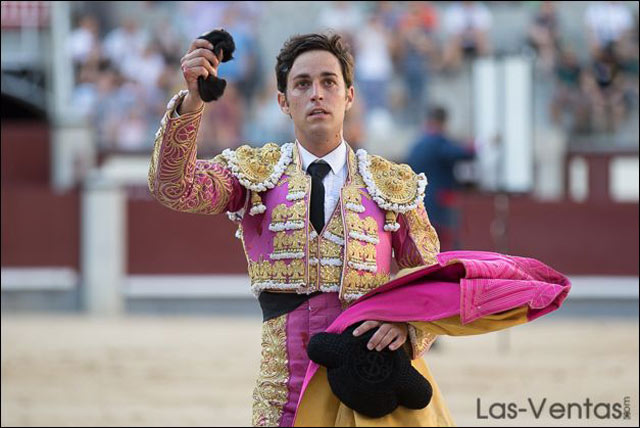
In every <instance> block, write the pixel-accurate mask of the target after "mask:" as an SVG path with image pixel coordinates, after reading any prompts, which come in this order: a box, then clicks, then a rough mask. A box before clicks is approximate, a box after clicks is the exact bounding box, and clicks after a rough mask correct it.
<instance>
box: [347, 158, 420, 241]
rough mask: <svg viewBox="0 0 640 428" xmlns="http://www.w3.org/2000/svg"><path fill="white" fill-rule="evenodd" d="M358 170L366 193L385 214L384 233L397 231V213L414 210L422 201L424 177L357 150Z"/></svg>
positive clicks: (406, 167) (405, 165) (409, 169)
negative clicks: (365, 187)
mask: <svg viewBox="0 0 640 428" xmlns="http://www.w3.org/2000/svg"><path fill="white" fill-rule="evenodd" d="M356 156H357V157H358V170H359V172H360V175H362V178H363V180H364V182H365V184H366V186H367V191H368V192H369V194H370V195H371V197H372V198H373V200H374V201H375V202H376V203H377V204H378V206H379V207H380V208H382V209H383V210H385V211H387V221H386V224H385V230H390V231H396V230H398V228H399V227H400V225H398V223H397V222H396V219H395V218H396V215H397V214H398V213H405V212H407V211H410V210H413V209H415V208H416V207H417V206H418V204H419V203H420V201H422V199H423V198H424V191H425V187H426V186H427V177H426V176H425V175H424V173H420V174H416V173H415V172H413V170H412V169H411V167H410V166H409V165H407V164H397V163H394V162H391V161H388V160H386V159H384V158H382V157H380V156H376V155H370V154H368V153H367V152H366V151H365V150H363V149H360V150H358V151H357V153H356Z"/></svg>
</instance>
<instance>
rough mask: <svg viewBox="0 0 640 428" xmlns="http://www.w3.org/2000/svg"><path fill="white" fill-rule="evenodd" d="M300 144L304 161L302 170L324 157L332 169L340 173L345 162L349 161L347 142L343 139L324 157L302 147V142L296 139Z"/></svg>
mask: <svg viewBox="0 0 640 428" xmlns="http://www.w3.org/2000/svg"><path fill="white" fill-rule="evenodd" d="M296 144H297V145H298V153H300V160H301V161H302V170H303V171H305V172H306V171H307V167H308V166H309V165H311V164H312V163H313V162H315V161H316V160H317V159H322V160H323V161H325V162H326V163H328V164H329V166H330V167H331V171H333V173H334V174H338V173H339V172H340V171H342V168H344V164H345V163H346V162H347V144H346V142H345V141H344V139H343V140H342V142H340V145H339V146H338V147H336V148H335V149H333V150H332V151H331V152H330V153H327V154H326V155H324V156H323V157H321V158H319V157H317V156H316V155H314V154H313V153H310V152H309V151H308V150H307V149H305V148H304V147H302V144H300V142H299V141H298V140H296Z"/></svg>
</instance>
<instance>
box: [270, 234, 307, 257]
mask: <svg viewBox="0 0 640 428" xmlns="http://www.w3.org/2000/svg"><path fill="white" fill-rule="evenodd" d="M305 242H306V238H305V233H304V230H296V231H294V232H292V233H287V232H285V231H283V232H278V233H276V235H275V237H274V238H273V253H272V254H271V259H273V260H275V259H302V258H304V246H305Z"/></svg>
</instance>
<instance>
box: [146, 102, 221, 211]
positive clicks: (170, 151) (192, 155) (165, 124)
mask: <svg viewBox="0 0 640 428" xmlns="http://www.w3.org/2000/svg"><path fill="white" fill-rule="evenodd" d="M184 94H186V92H185V93H181V94H179V95H177V96H175V97H174V98H173V99H172V100H171V102H170V103H169V107H168V110H167V112H165V115H164V117H163V118H162V121H161V126H160V129H159V130H158V132H157V133H156V136H155V142H154V150H153V154H152V156H151V165H150V167H149V175H148V179H149V190H150V191H151V192H152V194H153V195H154V196H155V198H156V199H157V200H158V201H159V202H161V203H162V204H163V205H165V206H167V207H170V208H172V209H174V210H178V211H184V212H191V213H198V214H219V213H221V212H223V211H224V209H225V207H226V206H227V204H228V202H229V200H230V199H231V196H232V193H233V182H232V180H231V178H232V176H231V174H230V173H228V171H225V169H223V168H224V167H225V165H224V164H222V163H220V162H218V161H217V160H216V159H217V158H214V159H213V160H206V161H205V160H197V159H196V151H197V146H196V135H197V133H198V127H199V124H200V119H201V117H202V108H201V109H199V110H197V111H195V112H193V113H188V114H184V115H182V116H180V117H178V118H171V114H172V112H173V110H174V108H175V105H177V104H179V102H181V100H182V97H184ZM221 166H222V167H223V168H220V167H221Z"/></svg>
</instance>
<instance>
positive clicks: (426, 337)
mask: <svg viewBox="0 0 640 428" xmlns="http://www.w3.org/2000/svg"><path fill="white" fill-rule="evenodd" d="M407 325H408V326H409V342H410V343H411V353H412V355H411V359H412V360H415V359H416V358H420V357H422V356H423V355H424V353H425V352H427V351H428V350H429V348H430V347H431V345H432V344H433V342H435V341H436V339H437V338H438V336H437V335H436V334H434V333H431V332H428V331H424V330H421V329H419V328H417V327H415V326H414V325H412V324H411V323H408V324H407Z"/></svg>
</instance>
